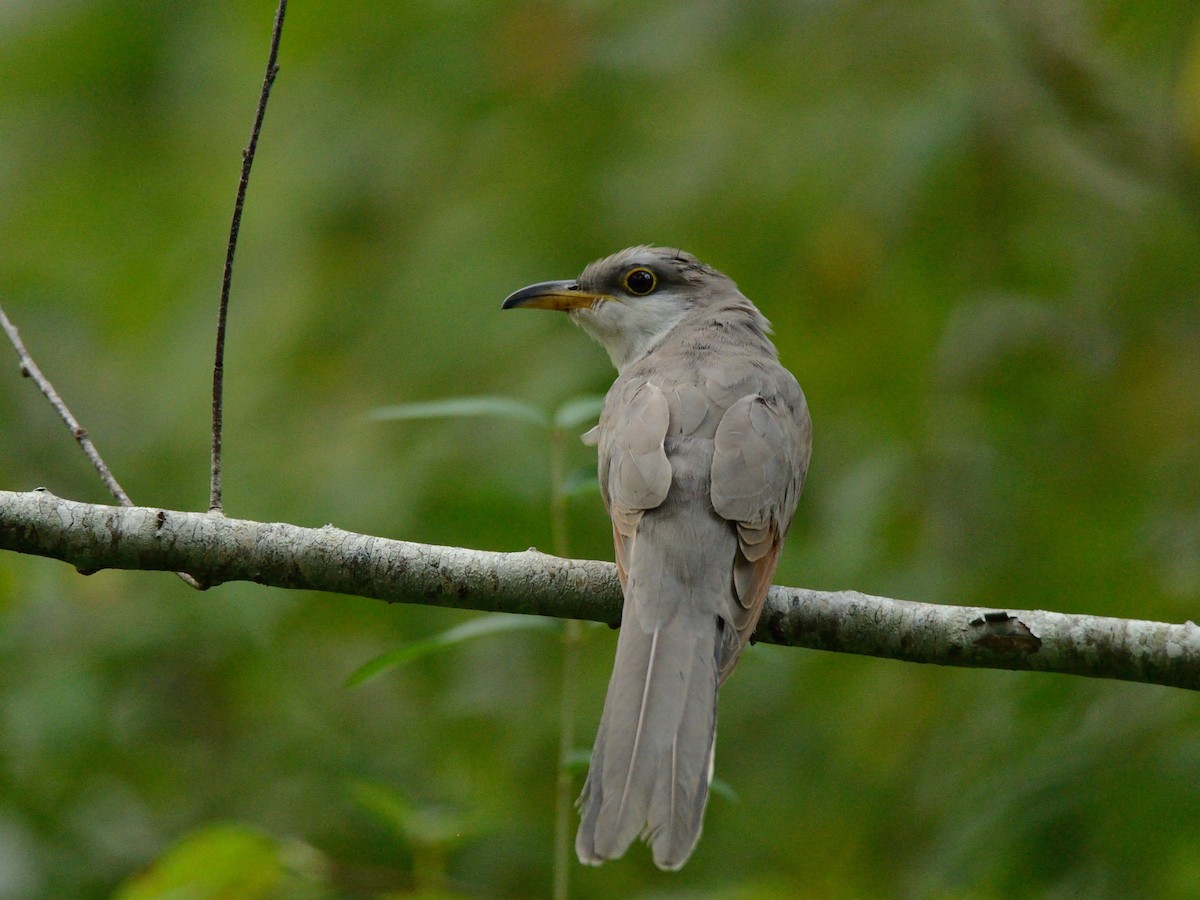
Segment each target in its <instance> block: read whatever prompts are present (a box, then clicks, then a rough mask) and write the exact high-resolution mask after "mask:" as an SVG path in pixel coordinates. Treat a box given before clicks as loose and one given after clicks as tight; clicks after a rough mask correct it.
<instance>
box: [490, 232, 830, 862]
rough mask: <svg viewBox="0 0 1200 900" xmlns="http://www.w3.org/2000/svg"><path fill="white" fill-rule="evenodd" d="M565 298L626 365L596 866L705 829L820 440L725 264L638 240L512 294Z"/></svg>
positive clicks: (587, 836) (589, 790) (582, 828)
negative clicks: (750, 652) (751, 646)
mask: <svg viewBox="0 0 1200 900" xmlns="http://www.w3.org/2000/svg"><path fill="white" fill-rule="evenodd" d="M502 308H503V309H550V310H560V311H564V312H566V313H567V315H568V316H569V317H570V319H571V321H572V322H574V323H575V324H576V325H579V326H580V327H581V328H582V329H583V330H584V331H585V332H586V333H587V334H588V335H590V336H591V337H592V338H594V339H595V340H596V341H597V342H598V343H600V345H601V346H602V347H603V348H604V349H605V350H606V351H607V352H608V356H609V358H610V359H611V360H612V363H613V365H614V366H615V367H616V370H617V378H616V380H615V381H614V382H613V384H612V387H611V388H610V389H609V391H608V393H607V395H606V396H605V400H604V406H603V409H602V411H601V414H600V421H599V424H598V425H597V426H596V427H595V428H593V429H592V430H591V431H590V432H588V433H587V434H585V435H584V441H585V443H590V444H594V445H597V447H598V453H597V472H598V476H599V480H600V493H601V497H602V499H603V501H604V507H605V509H606V510H607V512H608V515H609V517H610V519H611V520H612V537H613V546H614V552H615V557H616V568H617V575H618V577H619V579H620V583H621V589H622V593H623V597H624V601H623V605H622V613H621V627H620V631H619V633H618V637H617V650H616V659H615V661H614V664H613V670H612V676H611V678H610V680H609V685H608V694H607V697H606V699H605V702H604V710H603V713H602V714H601V718H600V725H599V728H598V729H597V733H596V740H595V744H594V747H593V749H592V756H591V763H590V767H589V771H588V775H587V779H586V781H585V783H584V787H583V792H582V794H581V795H580V797H579V802H578V808H579V812H580V824H579V829H578V832H577V836H576V841H575V849H576V853H577V855H578V857H579V860H580V862H582V863H585V864H589V865H600V864H601V863H603V862H605V861H607V860H612V859H617V858H619V857H621V856H623V855H624V853H625V852H626V850H627V849H628V848H629V846H630V845H631V844H632V843H633V841H634V839H635V838H638V837H641V838H642V839H643V840H644V841H645V842H646V843H647V844H649V845H650V848H651V851H652V855H653V858H654V862H655V864H656V865H657V866H658V867H659V868H660V869H665V870H669V871H674V870H678V869H679V868H681V867H682V866H683V865H684V863H686V862H687V860H688V859H689V857H690V856H691V855H692V851H693V850H694V849H695V846H696V843H697V841H698V840H699V838H700V832H701V828H702V825H703V818H704V809H705V806H706V804H707V801H708V789H709V784H710V782H711V780H712V772H713V759H714V753H713V751H714V747H715V738H716V712H717V690H718V688H719V687H720V686H721V684H722V683H723V682H724V681H725V679H726V678H728V677H729V674H730V673H731V672H732V671H733V669H734V666H735V665H736V664H737V661H738V658H739V656H740V655H741V653H742V650H743V649H744V648H745V646H746V643H747V641H748V640H749V639H750V636H751V634H752V633H753V632H754V628H755V625H756V624H757V622H758V619H759V615H760V614H761V612H762V609H763V604H764V601H765V599H766V595H767V590H768V588H769V587H770V585H771V582H772V579H773V577H774V574H775V568H776V565H777V564H778V561H779V553H780V550H781V548H782V546H783V540H784V537H785V535H786V534H787V532H788V527H789V526H790V525H791V522H792V518H793V515H794V514H795V511H796V505H797V502H798V500H799V497H800V492H801V490H802V489H803V486H804V479H805V475H806V473H807V471H808V463H809V458H810V455H811V449H812V421H811V418H810V416H809V412H808V405H807V402H806V400H805V397H804V393H803V391H802V390H801V389H800V385H799V384H798V383H797V381H796V379H795V377H794V376H793V375H792V374H791V373H790V372H789V371H788V370H787V369H785V368H784V367H783V366H782V365H781V364H780V362H779V359H778V353H777V351H776V349H775V345H774V344H773V343H772V342H771V340H770V338H769V337H768V334H769V333H770V323H769V322H768V321H767V319H766V318H765V317H764V316H763V315H762V313H760V312H759V311H758V309H757V308H756V307H755V306H754V304H753V303H751V302H750V301H749V300H748V299H747V298H746V297H745V296H744V295H743V294H742V293H741V292H740V291H739V290H738V288H737V285H736V284H735V283H734V282H733V281H732V280H731V279H729V278H728V277H726V276H725V275H723V274H721V273H720V272H718V271H717V270H716V269H713V268H712V267H710V266H708V265H706V264H704V263H702V262H700V260H698V259H697V258H696V257H694V256H692V255H691V254H689V253H686V252H684V251H682V250H676V249H672V248H666V247H653V246H638V247H631V248H629V249H627V250H622V251H620V252H619V253H615V254H613V255H612V256H608V257H606V258H604V259H600V260H597V261H595V262H593V263H591V264H589V265H588V266H586V267H585V268H584V270H583V272H582V273H581V274H580V275H579V277H578V278H576V279H573V280H567V281H546V282H540V283H538V284H533V285H530V286H529V287H525V288H522V289H521V290H518V291H516V292H514V293H512V294H510V295H509V296H508V298H507V299H505V301H504V304H503V307H502Z"/></svg>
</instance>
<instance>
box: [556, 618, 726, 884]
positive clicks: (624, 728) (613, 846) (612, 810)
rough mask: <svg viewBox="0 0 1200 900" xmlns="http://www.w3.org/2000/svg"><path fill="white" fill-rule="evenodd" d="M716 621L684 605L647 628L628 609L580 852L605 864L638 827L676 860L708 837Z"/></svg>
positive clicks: (669, 864) (664, 860)
mask: <svg viewBox="0 0 1200 900" xmlns="http://www.w3.org/2000/svg"><path fill="white" fill-rule="evenodd" d="M719 646H720V641H719V636H718V627H717V620H716V618H715V617H714V616H711V615H704V614H702V613H688V612H687V611H685V610H680V611H679V613H678V614H677V615H676V617H675V618H674V619H672V620H671V621H669V622H667V623H665V624H662V625H659V626H658V627H656V628H654V629H652V630H650V631H646V630H645V629H643V628H642V627H641V626H640V623H639V622H638V620H637V617H636V616H627V617H626V619H625V624H624V625H623V626H622V628H621V632H620V636H619V637H618V639H617V659H616V662H615V663H614V665H613V674H612V678H611V679H610V681H609V689H608V698H607V700H606V701H605V704H604V714H603V716H602V718H601V720H600V728H599V730H598V731H597V733H596V743H595V747H594V749H593V751H592V764H591V768H590V770H589V772H588V778H587V782H586V783H585V784H584V788H583V794H582V795H581V797H580V801H579V803H580V808H581V814H582V815H581V822H580V826H579V834H578V836H577V838H576V843H575V847H576V851H577V853H578V854H579V858H580V860H581V861H583V862H585V863H589V864H593V865H596V864H599V863H601V862H603V861H604V860H606V859H615V858H617V857H619V856H621V855H622V854H623V853H624V852H625V851H626V850H627V849H628V847H629V845H630V844H631V843H632V842H633V840H634V838H636V837H638V836H639V835H642V836H644V837H645V838H646V839H647V840H648V841H649V843H650V844H651V845H652V847H653V849H654V859H655V862H656V863H657V864H658V865H659V866H660V867H661V868H668V869H677V868H679V867H680V866H682V865H683V863H684V862H685V861H686V860H687V858H688V856H689V855H690V854H691V851H692V848H693V847H694V846H695V844H696V841H697V840H698V839H699V837H700V827H701V823H702V820H703V816H704V806H705V803H706V802H707V799H708V780H709V777H710V775H711V761H712V750H713V735H714V731H715V727H716V700H717V653H718V648H719Z"/></svg>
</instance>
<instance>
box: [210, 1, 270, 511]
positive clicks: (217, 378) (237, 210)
mask: <svg viewBox="0 0 1200 900" xmlns="http://www.w3.org/2000/svg"><path fill="white" fill-rule="evenodd" d="M286 12H287V0H279V6H278V8H277V9H276V10H275V25H274V27H273V28H272V30H271V52H270V55H269V56H268V58H267V74H266V75H265V76H264V77H263V85H262V91H261V92H260V93H259V95H258V110H257V112H256V113H255V115H254V128H253V129H252V130H251V131H250V143H249V144H247V145H246V149H245V150H243V151H242V175H241V178H239V179H238V189H237V198H236V199H235V200H234V203H233V221H232V222H231V223H230V226H229V244H228V246H227V247H226V250H225V272H224V275H223V276H222V279H221V305H220V308H219V310H218V312H217V348H216V354H215V359H214V361H213V397H212V469H211V481H210V488H209V501H208V509H209V512H215V513H224V511H225V508H224V505H223V502H222V500H221V423H222V403H223V395H224V388H225V323H226V321H227V319H228V316H229V285H230V283H231V282H232V281H233V257H234V254H235V253H236V252H237V240H238V230H239V229H240V228H241V225H242V207H243V206H244V205H245V203H246V188H247V187H249V185H250V167H251V166H253V165H254V151H255V150H256V149H257V148H258V135H259V132H261V131H262V124H263V117H264V116H265V115H266V113H267V100H268V99H269V98H270V96H271V86H272V85H273V84H274V83H275V76H276V75H278V74H279V66H278V65H276V60H277V59H278V57H279V38H280V36H281V35H282V34H283V17H284V14H285V13H286Z"/></svg>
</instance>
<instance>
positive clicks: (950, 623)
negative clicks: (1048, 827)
mask: <svg viewBox="0 0 1200 900" xmlns="http://www.w3.org/2000/svg"><path fill="white" fill-rule="evenodd" d="M0 549H2V550H11V551H15V552H18V553H29V554H34V555H37V556H45V557H50V558H53V559H59V560H62V561H64V562H68V563H70V564H71V565H73V566H75V567H76V568H77V569H79V570H80V571H81V572H85V573H86V572H94V571H97V570H99V569H108V568H113V569H138V570H147V571H170V572H176V571H180V572H189V573H191V574H192V575H193V576H194V577H195V578H196V579H197V580H198V581H199V582H201V583H202V584H208V585H213V584H219V583H221V582H225V581H253V582H257V583H258V584H264V585H271V586H273V587H282V588H301V589H305V590H316V591H335V592H338V593H343V594H355V595H358V596H363V597H373V598H376V599H379V600H385V601H388V602H399V603H425V604H430V605H434V606H451V607H457V608H462V609H478V610H487V611H495V612H510V613H526V614H533V615H543V616H559V617H567V618H577V619H592V620H595V621H599V622H607V623H609V624H614V625H615V624H616V623H617V622H618V621H619V619H620V605H621V593H620V589H619V587H618V585H617V579H616V573H615V570H614V568H613V566H612V564H610V563H604V562H596V561H593V560H574V559H560V558H558V557H554V556H548V555H546V554H544V553H538V552H537V551H535V550H528V551H525V552H522V553H494V552H488V551H482V550H467V549H463V548H460V547H437V546H431V545H428V544H414V543H409V542H407V541H394V540H388V539H385V538H379V537H371V536H368V535H362V534H354V533H352V532H348V531H343V530H341V529H339V528H334V527H333V526H331V525H326V526H325V527H324V528H301V527H299V526H296V525H288V524H284V523H265V522H254V521H247V520H243V519H229V518H225V517H224V516H220V515H212V514H207V513H189V512H175V511H172V510H163V509H152V508H146V507H113V506H99V505H95V504H89V503H77V502H74V501H71V500H64V499H62V498H59V497H55V496H54V495H53V494H51V493H49V492H48V491H44V490H38V491H32V492H28V493H12V492H7V491H0ZM755 637H756V639H757V640H759V641H764V642H769V643H774V644H786V645H790V646H795V647H808V648H812V649H817V650H834V651H838V652H842V653H858V654H865V655H869V656H879V657H886V658H888V659H900V660H907V661H910V662H924V663H936V664H939V665H952V666H971V667H979V668H997V669H1019V670H1020V669H1025V670H1034V671H1041V672H1060V673H1064V674H1071V675H1084V676H1090V677H1095V678H1119V679H1123V680H1126V681H1143V682H1149V683H1153V684H1162V685H1169V686H1173V687H1181V688H1189V689H1191V690H1197V689H1200V627H1198V626H1196V625H1195V624H1194V623H1192V622H1187V623H1184V624H1182V625H1168V624H1164V623H1161V622H1146V621H1140V620H1136V619H1114V618H1106V617H1101V616H1083V615H1063V614H1061V613H1053V612H1043V611H1036V612H1035V611H1025V610H994V609H979V608H974V607H960V606H942V605H937V604H932V603H915V602H911V601H906V600H892V599H889V598H887V597H872V596H868V595H866V594H860V593H857V592H855V591H838V592H824V591H813V590H806V589H802V588H787V587H775V588H772V589H771V593H770V595H769V597H768V599H767V608H766V611H765V612H764V613H763V617H762V620H761V622H760V624H759V626H758V631H757V633H756V635H755Z"/></svg>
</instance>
